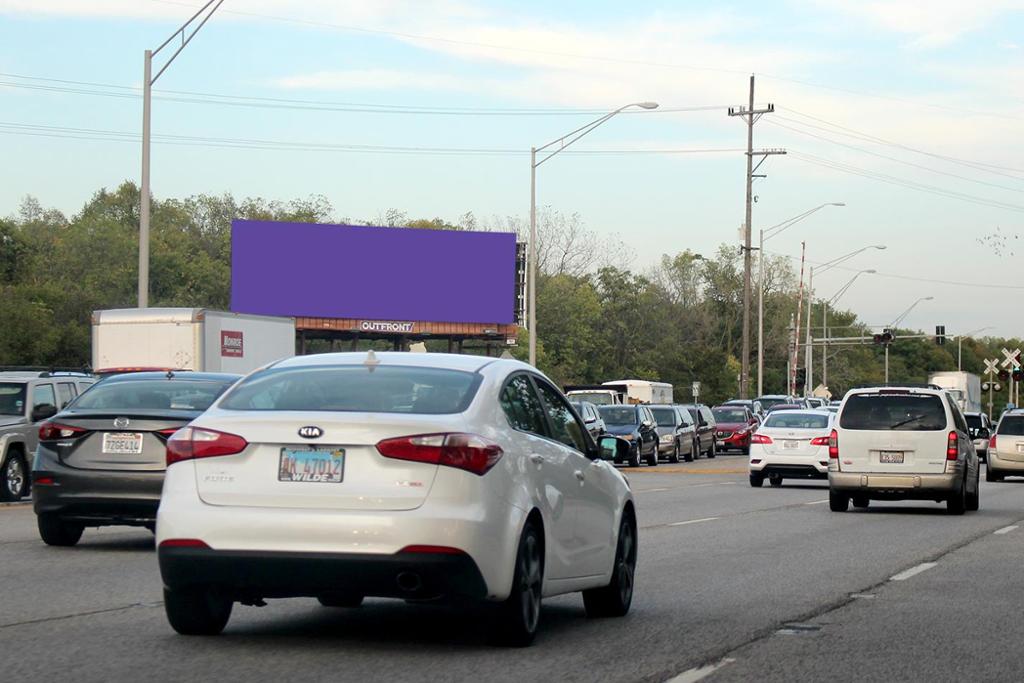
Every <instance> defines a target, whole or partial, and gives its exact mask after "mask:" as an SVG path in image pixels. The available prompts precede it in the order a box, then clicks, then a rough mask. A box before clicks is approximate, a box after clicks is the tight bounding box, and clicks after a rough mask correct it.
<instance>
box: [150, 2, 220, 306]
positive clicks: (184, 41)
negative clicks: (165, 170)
mask: <svg viewBox="0 0 1024 683" xmlns="http://www.w3.org/2000/svg"><path fill="white" fill-rule="evenodd" d="M223 3H224V0H208V2H207V3H206V4H205V5H203V6H202V7H200V8H199V11H198V12H196V13H195V14H193V15H192V16H191V18H189V20H188V21H186V22H185V23H184V24H182V25H181V27H180V28H179V29H178V30H177V31H175V32H174V33H172V34H171V37H170V38H168V39H167V40H165V41H164V42H163V43H161V44H160V47H158V48H157V49H155V50H146V52H145V54H144V56H143V80H142V186H141V187H140V188H139V289H138V304H139V308H146V307H147V306H149V212H150V199H149V195H150V190H149V157H150V154H149V148H150V122H151V110H152V99H153V98H152V94H153V84H154V83H156V81H157V79H158V78H160V76H161V75H162V74H163V72H164V71H166V70H167V67H169V66H170V65H171V62H173V61H174V59H175V57H177V56H178V55H179V54H180V53H181V51H182V50H184V49H185V46H186V45H188V44H189V42H191V40H192V38H194V37H195V35H196V34H197V33H198V32H199V29H201V28H202V27H203V25H205V24H206V22H207V21H209V20H210V17H211V16H213V13H214V12H216V11H217V8H218V7H220V6H221V5H222V4H223ZM211 6H212V8H211ZM208 8H211V9H210V10H209V12H207V11H206V10H207V9H208ZM204 12H206V16H203V19H202V21H200V22H199V24H198V25H197V26H196V27H195V28H194V29H193V30H192V32H191V33H189V34H188V35H186V32H187V30H188V27H189V25H190V24H191V23H192V22H193V21H195V20H196V19H198V18H199V17H200V16H202V15H203V13H204ZM176 36H181V45H180V46H178V49H177V50H175V51H174V54H172V55H171V56H170V58H169V59H168V60H167V63H166V64H164V65H163V67H161V69H160V70H159V71H158V72H157V74H156V75H155V76H154V75H153V57H155V56H156V55H157V53H159V52H160V51H161V50H163V49H164V48H165V47H167V44H168V43H170V42H171V41H172V40H174V38H175V37H176Z"/></svg>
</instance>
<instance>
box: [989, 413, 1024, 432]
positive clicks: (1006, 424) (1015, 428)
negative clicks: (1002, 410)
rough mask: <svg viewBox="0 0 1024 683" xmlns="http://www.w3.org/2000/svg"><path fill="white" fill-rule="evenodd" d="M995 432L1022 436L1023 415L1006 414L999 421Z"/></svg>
mask: <svg viewBox="0 0 1024 683" xmlns="http://www.w3.org/2000/svg"><path fill="white" fill-rule="evenodd" d="M996 434H1005V435H1006V436H1024V415H1007V416H1006V417H1004V418H1003V419H1002V420H1000V421H999V428H998V429H996Z"/></svg>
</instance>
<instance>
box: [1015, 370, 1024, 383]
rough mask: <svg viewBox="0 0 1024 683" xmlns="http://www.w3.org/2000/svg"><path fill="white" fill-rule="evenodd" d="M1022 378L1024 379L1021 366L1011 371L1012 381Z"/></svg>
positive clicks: (1023, 371)
mask: <svg viewBox="0 0 1024 683" xmlns="http://www.w3.org/2000/svg"><path fill="white" fill-rule="evenodd" d="M1022 379H1024V370H1022V369H1021V368H1017V369H1016V370H1014V371H1013V381H1014V382H1019V381H1021V380H1022Z"/></svg>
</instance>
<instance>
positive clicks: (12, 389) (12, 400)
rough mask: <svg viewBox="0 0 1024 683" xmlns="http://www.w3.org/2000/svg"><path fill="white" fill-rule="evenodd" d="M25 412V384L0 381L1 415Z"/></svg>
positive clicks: (22, 413)
mask: <svg viewBox="0 0 1024 683" xmlns="http://www.w3.org/2000/svg"><path fill="white" fill-rule="evenodd" d="M24 414H25V384H24V383H23V382H0V415H24Z"/></svg>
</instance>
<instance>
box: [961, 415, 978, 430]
mask: <svg viewBox="0 0 1024 683" xmlns="http://www.w3.org/2000/svg"><path fill="white" fill-rule="evenodd" d="M964 419H966V420H967V426H968V427H970V428H971V431H976V430H978V429H981V415H964Z"/></svg>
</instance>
